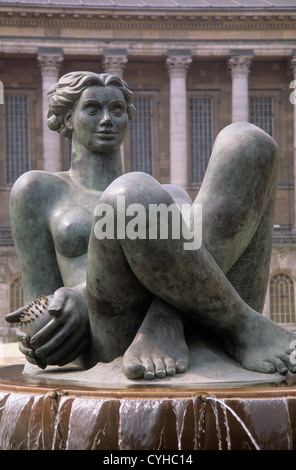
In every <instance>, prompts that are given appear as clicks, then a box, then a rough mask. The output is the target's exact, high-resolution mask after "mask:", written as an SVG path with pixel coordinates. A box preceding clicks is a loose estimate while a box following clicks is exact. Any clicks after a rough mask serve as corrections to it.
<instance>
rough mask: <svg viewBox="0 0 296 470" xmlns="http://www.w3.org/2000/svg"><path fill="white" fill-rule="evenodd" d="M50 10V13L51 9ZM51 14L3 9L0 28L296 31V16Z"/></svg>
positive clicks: (158, 13) (0, 11) (84, 12)
mask: <svg viewBox="0 0 296 470" xmlns="http://www.w3.org/2000/svg"><path fill="white" fill-rule="evenodd" d="M48 10H50V9H49V8H48ZM84 10H85V11H83V12H82V11H81V10H80V11H79V12H77V13H75V12H74V11H72V12H71V13H70V12H66V13H65V12H54V11H53V12H51V11H47V12H45V11H28V10H26V9H24V10H21V9H20V8H16V9H15V10H11V11H4V10H1V9H0V26H8V27H9V26H10V27H20V26H21V27H30V28H36V27H42V28H48V29H54V28H82V29H97V28H99V29H110V28H111V29H155V30H159V29H160V30H184V29H186V30H217V29H222V30H269V29H276V30H277V29H280V30H289V29H292V30H294V29H296V14H292V13H290V14H285V15H283V16H280V15H279V14H269V15H256V16H255V15H250V14H248V15H247V14H246V15H242V14H241V13H238V14H235V13H233V14H232V15H225V14H221V15H217V14H208V15H204V14H194V15H192V13H190V12H183V14H181V15H180V14H179V15H178V14H169V15H165V14H164V13H163V12H155V13H153V14H151V13H150V14H149V13H147V14H141V15H140V14H139V13H137V12H131V13H129V14H126V13H116V14H114V12H102V13H100V12H98V13H94V12H93V11H91V10H90V11H87V9H84Z"/></svg>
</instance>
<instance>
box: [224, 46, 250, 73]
mask: <svg viewBox="0 0 296 470" xmlns="http://www.w3.org/2000/svg"><path fill="white" fill-rule="evenodd" d="M252 58H253V54H252V53H251V52H249V53H242V52H240V53H235V52H231V57H230V59H229V61H228V65H229V68H230V70H231V75H232V76H233V77H234V76H242V77H247V76H248V75H249V72H250V65H251V62H252Z"/></svg>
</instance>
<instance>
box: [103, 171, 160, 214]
mask: <svg viewBox="0 0 296 470" xmlns="http://www.w3.org/2000/svg"><path fill="white" fill-rule="evenodd" d="M160 191H162V187H161V185H160V184H159V183H158V182H157V181H156V180H155V179H154V178H153V177H152V176H150V175H148V174H147V173H141V172H131V173H126V174H124V175H122V176H120V177H119V178H117V179H116V180H114V181H113V182H112V183H111V184H110V185H109V186H108V188H107V189H106V190H105V191H104V192H103V194H102V196H101V198H100V203H104V204H110V205H112V206H113V207H117V204H118V198H119V197H120V198H121V201H123V200H124V203H125V206H128V205H131V204H142V205H146V204H147V203H149V202H151V201H152V199H154V198H157V197H158V196H157V195H158V192H160ZM122 198H124V199H122Z"/></svg>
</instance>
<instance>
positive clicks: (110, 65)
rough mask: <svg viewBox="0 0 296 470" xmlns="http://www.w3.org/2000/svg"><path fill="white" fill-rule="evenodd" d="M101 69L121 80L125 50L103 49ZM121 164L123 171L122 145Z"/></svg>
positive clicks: (122, 151) (125, 58)
mask: <svg viewBox="0 0 296 470" xmlns="http://www.w3.org/2000/svg"><path fill="white" fill-rule="evenodd" d="M103 54H104V58H103V67H104V72H105V73H110V75H115V76H116V77H119V78H123V71H124V67H125V64H126V63H127V50H126V49H104V50H103ZM120 151H121V164H122V169H123V171H124V167H125V164H124V158H125V157H124V143H123V144H122V145H121V148H120Z"/></svg>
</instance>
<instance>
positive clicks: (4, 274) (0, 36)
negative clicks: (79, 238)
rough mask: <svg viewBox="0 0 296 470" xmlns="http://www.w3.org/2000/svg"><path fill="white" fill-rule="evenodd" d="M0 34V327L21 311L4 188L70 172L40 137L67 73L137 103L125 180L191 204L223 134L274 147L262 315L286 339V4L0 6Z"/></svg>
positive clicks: (122, 0)
mask: <svg viewBox="0 0 296 470" xmlns="http://www.w3.org/2000/svg"><path fill="white" fill-rule="evenodd" d="M0 26H1V30H0V80H1V83H2V84H3V87H1V89H0V103H1V104H0V135H1V138H0V245H1V246H0V326H5V321H4V315H5V314H6V313H7V312H9V311H11V310H13V309H15V308H16V307H18V306H19V305H21V304H22V283H21V277H20V272H19V267H18V262H17V259H16V256H15V251H14V248H13V242H12V238H11V232H10V227H9V216H8V207H9V194H10V191H11V187H12V185H13V183H14V181H15V180H16V179H17V178H18V176H19V175H20V174H22V173H23V172H25V171H28V170H32V169H41V170H46V171H49V172H56V171H61V170H66V169H68V167H69V161H70V147H69V144H68V143H67V141H66V140H63V138H61V137H60V136H59V135H58V134H56V133H54V132H51V131H50V130H49V129H48V128H47V125H46V113H47V100H46V92H47V90H48V89H49V88H50V86H51V85H52V84H54V83H55V82H56V81H57V79H58V77H59V76H61V75H63V74H65V73H67V72H70V71H74V70H91V71H94V72H98V73H100V72H109V73H112V74H115V75H119V76H121V77H123V78H124V80H126V81H127V83H128V85H129V87H130V89H132V90H133V91H134V92H135V105H136V108H137V115H136V118H135V120H134V121H133V122H132V123H131V125H130V130H129V135H128V138H127V140H126V143H125V144H124V147H123V149H122V159H123V164H124V170H125V171H138V170H139V171H146V172H148V173H150V174H152V175H153V176H154V177H155V178H156V179H157V180H159V181H160V183H169V182H171V183H174V184H177V185H180V186H181V187H183V188H185V189H186V190H187V191H188V192H189V193H190V195H191V196H192V197H194V196H195V195H196V193H197V191H198V190H199V187H200V184H201V182H202V179H203V176H204V173H205V170H206V167H207V163H208V159H209V157H210V154H211V149H212V145H213V142H214V140H215V137H216V136H217V134H218V132H219V131H220V130H221V129H222V128H223V127H225V126H226V125H228V124H230V123H231V122H237V121H250V122H253V123H255V124H257V125H258V126H260V127H262V128H263V129H264V130H265V131H266V132H268V133H269V134H270V135H272V136H273V137H274V138H275V140H276V141H277V143H278V145H279V148H280V175H279V185H278V191H277V205H276V213H275V220H274V225H275V234H274V249H273V255H272V262H271V270H270V283H269V286H268V292H267V297H266V305H265V309H264V314H266V315H268V316H271V318H273V319H275V320H276V321H278V322H280V323H284V324H286V325H287V326H288V327H290V328H296V320H295V282H296V218H295V212H296V204H295V199H296V192H295V178H296V176H295V175H296V171H295V168H296V106H295V105H294V104H295V102H296V98H295V91H294V89H295V87H294V85H295V84H296V40H295V37H296V36H295V33H296V1H294V0H269V1H267V0H221V1H218V0H157V1H156V0H94V1H88V0H69V1H67V2H62V1H60V2H59V1H56V0H40V1H33V0H32V1H26V2H25V1H22V0H19V1H12V0H10V1H2V0H0ZM294 80H295V82H294Z"/></svg>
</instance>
